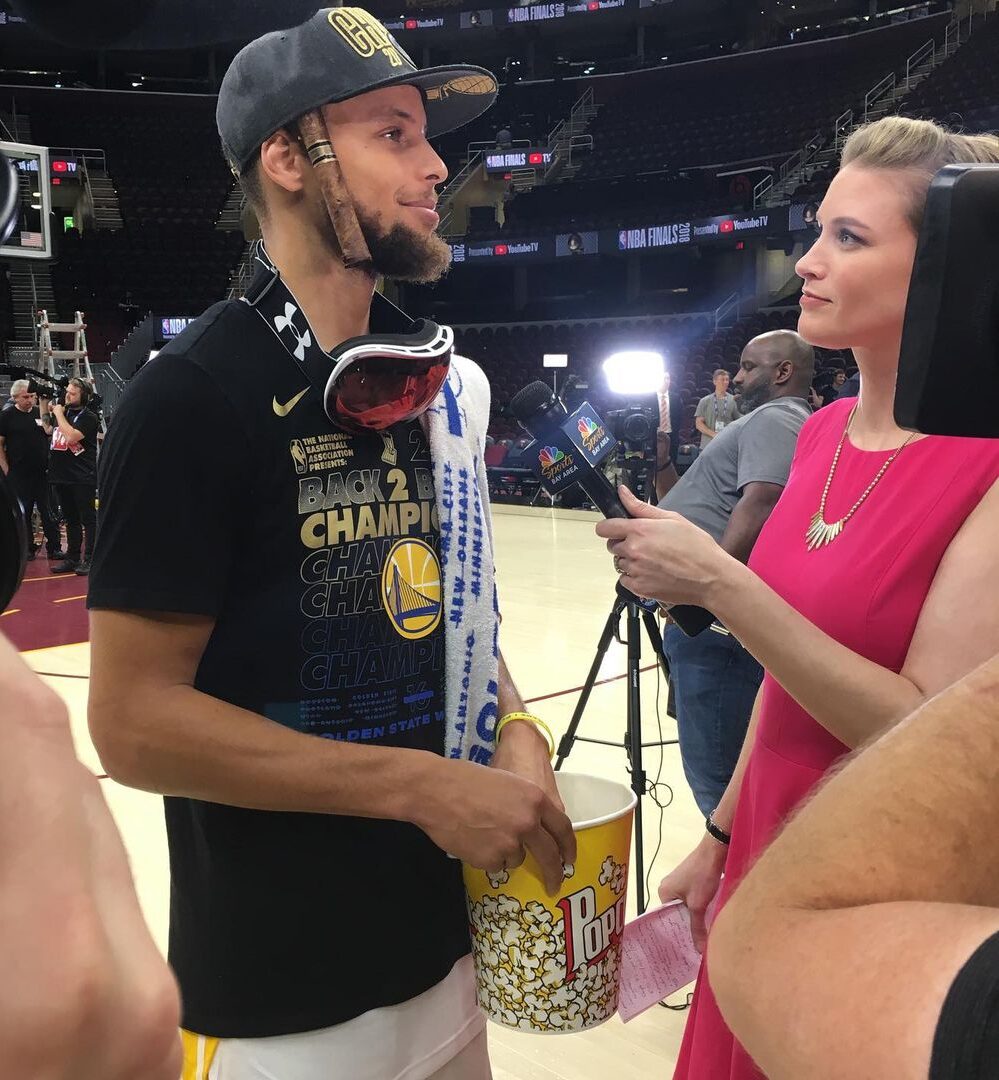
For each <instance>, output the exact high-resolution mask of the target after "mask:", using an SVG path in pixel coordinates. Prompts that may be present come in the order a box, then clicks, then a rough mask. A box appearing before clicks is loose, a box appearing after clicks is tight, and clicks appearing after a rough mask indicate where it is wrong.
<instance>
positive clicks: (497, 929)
mask: <svg viewBox="0 0 999 1080" xmlns="http://www.w3.org/2000/svg"><path fill="white" fill-rule="evenodd" d="M555 779H556V782H557V783H558V789H559V794H560V795H561V796H562V801H563V802H564V803H565V808H566V813H567V814H568V815H569V818H570V820H571V821H572V827H573V831H574V832H575V833H576V844H577V854H576V862H575V865H574V866H572V867H566V879H565V881H564V882H563V883H562V888H561V890H560V891H559V893H558V895H557V896H549V895H548V894H547V893H546V892H545V887H544V884H543V882H542V878H541V871H540V869H539V867H538V864H537V863H536V862H535V860H534V857H533V856H532V855H530V854H528V856H527V859H526V861H525V862H524V863H523V865H521V866H518V867H517V868H516V869H515V870H504V871H502V872H500V873H499V874H492V875H490V874H486V873H485V872H484V871H482V870H476V869H474V868H473V867H471V866H468V865H467V864H465V866H464V876H465V890H466V892H467V894H468V914H469V920H470V922H471V930H472V954H473V956H474V958H475V974H476V983H477V985H478V993H479V1004H480V1005H481V1006H482V1008H483V1009H484V1010H485V1012H486V1013H487V1014H488V1015H489V1017H490V1018H491V1019H493V1020H495V1021H496V1022H497V1023H499V1024H503V1025H505V1026H506V1027H511V1028H517V1029H518V1030H520V1031H534V1032H540V1033H543V1034H552V1033H558V1032H566V1031H583V1030H585V1029H587V1028H592V1027H597V1026H598V1025H599V1024H602V1023H603V1022H604V1021H605V1020H608V1019H609V1018H610V1017H611V1016H613V1015H614V1013H615V1012H616V1010H617V996H618V980H619V975H620V959H621V932H622V930H623V929H624V906H625V898H626V896H627V892H628V860H629V856H630V854H631V823H632V819H633V818H634V814H635V803H636V802H637V799H636V797H635V794H634V792H633V791H631V790H629V789H628V788H626V787H625V786H624V785H623V784H618V783H615V782H614V781H613V780H604V779H602V778H600V777H597V776H583V775H580V774H578V773H561V772H560V773H556V774H555Z"/></svg>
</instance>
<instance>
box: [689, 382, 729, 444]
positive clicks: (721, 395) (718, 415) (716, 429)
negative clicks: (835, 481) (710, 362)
mask: <svg viewBox="0 0 999 1080" xmlns="http://www.w3.org/2000/svg"><path fill="white" fill-rule="evenodd" d="M711 380H712V382H713V383H714V384H715V392H714V393H713V394H707V395H706V396H705V397H702V398H701V400H700V401H699V402H698V403H697V410H696V412H695V413H694V427H695V428H697V430H698V431H699V432H700V433H701V449H702V450H705V449H707V447H708V446H710V445H711V440H712V439H714V438H715V436H716V435H720V434H721V433H722V431H724V430H725V428H726V427H727V426H728V425H729V424H732V423H735V421H736V420H738V419H739V415H740V413H739V404H738V402H737V401H736V400H735V398H734V397H733V396H732V395H731V394H730V393H729V392H728V384H729V381H730V380H729V375H728V372H727V371H726V370H725V369H724V368H718V370H717V371H716V372H715V373H714V375H713V376H712V377H711Z"/></svg>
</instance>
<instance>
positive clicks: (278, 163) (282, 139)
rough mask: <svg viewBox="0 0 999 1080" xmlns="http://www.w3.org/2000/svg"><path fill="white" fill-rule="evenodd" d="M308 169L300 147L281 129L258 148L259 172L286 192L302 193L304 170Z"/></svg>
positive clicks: (288, 133) (290, 135) (289, 134)
mask: <svg viewBox="0 0 999 1080" xmlns="http://www.w3.org/2000/svg"><path fill="white" fill-rule="evenodd" d="M307 167H308V165H307V161H306V157H305V154H304V152H303V151H302V147H301V145H300V143H299V141H298V139H296V138H295V137H294V136H293V135H292V134H291V133H290V132H288V131H285V130H284V129H283V128H282V129H281V130H280V131H275V132H274V134H273V135H271V137H270V138H269V139H267V140H265V142H264V143H263V145H262V146H261V147H260V172H261V175H262V176H267V177H268V178H269V179H270V180H271V182H272V183H274V184H276V185H277V186H278V187H279V188H283V189H284V190H285V191H288V192H297V191H302V190H303V189H304V187H305V169H306V168H307Z"/></svg>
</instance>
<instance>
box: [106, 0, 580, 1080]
mask: <svg viewBox="0 0 999 1080" xmlns="http://www.w3.org/2000/svg"><path fill="white" fill-rule="evenodd" d="M495 93H496V83H495V79H494V78H493V76H492V75H490V74H489V73H488V72H485V71H483V70H481V69H477V68H467V67H458V68H434V69H430V70H427V71H418V70H417V69H416V67H415V66H414V65H413V63H412V61H411V60H410V59H409V57H408V56H407V55H406V54H405V52H404V51H403V50H402V49H401V48H400V47H399V45H398V44H397V43H396V42H395V40H394V39H393V38H392V36H391V35H390V34H389V33H388V32H387V31H386V30H385V28H384V27H383V26H382V25H381V24H380V23H379V22H378V21H377V20H376V19H374V18H373V17H372V16H371V15H369V14H368V13H367V12H366V11H363V10H362V9H360V8H332V9H323V10H320V11H318V12H317V13H316V14H315V15H314V16H313V17H312V18H311V19H310V20H309V21H308V22H306V23H304V24H302V25H301V26H298V27H292V28H290V29H288V30H284V31H280V32H278V33H273V34H269V35H266V36H265V37H263V38H260V39H258V40H256V41H254V42H252V43H251V44H250V45H248V46H247V47H246V48H245V49H244V50H243V51H242V52H241V53H240V54H239V55H238V56H237V57H236V59H235V61H234V62H233V65H232V67H231V68H230V70H229V72H228V73H227V75H226V77H225V79H224V81H223V85H222V88H221V91H220V95H219V102H218V122H219V131H220V135H221V138H222V144H223V151H224V153H225V155H226V157H227V159H228V161H229V162H230V164H231V166H232V168H233V170H234V171H235V172H236V173H237V174H238V175H239V177H240V180H241V183H242V184H243V187H244V190H245V192H246V194H247V197H248V199H249V200H250V202H251V204H252V205H253V207H254V209H255V210H256V212H257V215H258V217H259V219H260V224H261V231H262V235H263V244H262V246H260V247H259V248H258V250H257V252H256V259H255V264H256V271H257V272H256V277H255V278H254V281H253V282H252V284H251V285H250V287H249V288H248V289H247V292H246V294H245V296H244V297H243V298H242V299H241V300H233V301H229V302H226V303H221V304H218V305H216V306H215V307H213V308H211V309H210V310H209V311H208V312H207V313H205V315H203V316H202V317H201V318H200V319H198V320H196V321H195V323H194V324H193V326H191V327H190V328H188V330H187V331H185V333H184V334H182V335H181V336H180V337H178V338H176V339H175V340H174V341H173V342H172V343H171V344H170V345H168V346H167V347H166V348H165V349H164V350H163V351H162V352H161V353H160V354H159V355H158V356H157V357H156V358H155V359H154V360H153V361H151V362H150V363H149V364H147V365H146V366H145V367H144V368H143V370H142V371H141V372H140V373H139V374H138V375H137V376H136V377H135V379H134V381H133V383H132V385H131V387H130V390H129V394H128V395H127V397H126V399H125V400H124V402H123V403H122V406H121V407H120V409H119V411H118V413H117V414H116V417H115V424H114V426H113V428H112V430H111V432H110V434H109V436H108V440H107V444H106V447H105V450H104V461H103V473H102V487H101V520H100V525H99V529H100V537H99V540H98V545H97V553H96V558H95V563H94V569H93V576H92V579H91V589H90V597H89V604H90V607H91V609H92V651H93V682H92V687H91V699H90V722H91V731H92V734H93V737H94V741H95V744H96V745H97V748H98V750H99V752H100V754H101V757H102V761H103V762H104V765H105V768H106V769H107V771H108V772H109V773H110V774H111V775H112V776H115V777H116V778H118V779H119V780H121V781H122V782H123V783H126V784H130V785H133V786H135V787H140V788H144V789H146V790H151V791H157V792H161V793H163V794H164V795H166V796H167V798H166V814H167V830H168V837H169V842H170V858H171V873H172V891H171V923H170V961H171V964H172V965H173V967H174V969H175V971H176V973H177V976H178V979H179V982H180V987H181V996H182V1000H183V1003H184V1014H183V1020H182V1024H183V1027H184V1028H185V1032H184V1042H185V1074H184V1075H185V1077H187V1076H190V1077H196V1078H197V1080H205V1078H206V1077H208V1078H210V1080H215V1078H217V1077H224V1078H225V1080H258V1078H260V1080H262V1078H264V1077H274V1076H280V1077H281V1078H282V1080H320V1078H322V1080H327V1078H329V1077H330V1076H335V1075H350V1077H351V1078H352V1080H389V1078H393V1077H399V1078H401V1077H405V1078H406V1080H424V1078H427V1077H431V1076H434V1077H460V1078H461V1080H481V1078H485V1077H488V1076H489V1075H490V1070H489V1062H488V1056H487V1051H486V1043H485V1023H484V1018H483V1016H482V1014H481V1012H480V1011H479V1009H478V1007H477V1004H476V993H475V987H474V976H473V970H472V966H471V959H470V956H469V947H470V946H469V936H468V926H467V922H468V920H467V914H466V908H465V898H464V890H463V887H462V881H461V869H460V863H459V862H458V861H456V859H455V858H450V857H449V856H456V857H457V858H458V859H464V860H467V861H468V862H470V863H472V864H473V865H475V866H478V867H483V868H487V869H491V870H496V869H500V868H502V867H504V866H506V867H511V866H515V865H517V864H519V863H520V862H521V861H522V860H523V859H524V857H525V852H526V851H527V850H530V851H531V852H532V853H533V854H534V855H535V856H536V858H537V859H538V862H539V864H540V865H541V867H542V870H543V873H544V876H545V879H546V883H547V884H548V887H549V889H551V890H554V889H555V887H556V886H557V885H558V884H559V883H560V882H561V876H562V865H563V863H564V862H571V861H572V857H573V855H574V850H575V841H574V838H573V835H572V830H571V825H570V823H569V821H568V819H567V818H566V816H565V814H564V812H563V811H562V808H561V804H560V802H559V800H558V795H557V792H556V790H555V786H554V777H553V774H552V771H551V766H550V756H551V750H552V749H553V747H552V746H551V745H550V736H549V735H548V734H547V733H546V731H544V730H543V725H541V723H540V721H538V720H537V719H536V718H534V717H531V716H530V715H528V714H526V713H525V711H524V703H523V701H522V699H521V697H520V695H519V694H518V692H517V690H516V688H515V686H514V684H513V682H512V680H511V678H510V676H509V673H508V672H507V670H506V667H505V665H504V664H503V661H502V657H501V656H499V653H498V646H497V635H498V609H497V607H496V600H495V596H494V588H493V581H492V574H493V558H492V549H491V536H490V530H489V517H488V504H487V497H486V484H485V468H484V465H483V464H482V461H481V458H482V449H483V442H484V438H485V429H486V424H487V420H488V404H489V403H488V387H487V385H486V382H485V379H484V377H483V375H482V373H481V371H479V369H478V368H477V367H476V366H475V365H474V364H472V363H470V362H469V361H467V360H464V359H462V358H460V357H452V356H451V341H452V338H451V333H450V331H449V330H447V328H441V327H437V326H435V325H434V324H433V323H430V322H427V321H420V322H414V321H413V320H411V319H409V318H408V316H406V315H405V314H404V313H402V312H401V311H399V310H398V309H396V308H394V307H393V306H392V305H391V304H389V303H388V302H387V301H385V300H384V298H382V297H380V296H378V295H377V294H375V293H374V287H375V283H376V280H377V278H378V276H379V275H385V276H387V277H393V278H396V279H399V280H408V281H432V280H435V279H437V278H438V277H439V276H440V275H441V274H442V273H443V272H444V271H445V270H446V268H447V266H448V263H449V258H450V252H449V249H448V247H447V245H446V244H445V243H444V242H443V241H441V240H440V239H439V238H438V237H437V236H436V235H435V232H434V230H435V227H436V225H437V223H438V218H437V214H436V212H435V210H434V206H435V203H436V188H437V187H438V185H440V184H441V183H443V181H444V179H445V177H446V175H447V170H446V169H445V167H444V164H443V162H442V161H441V160H440V158H439V157H438V156H437V154H436V153H435V152H434V150H433V149H432V148H431V146H430V143H429V142H428V141H427V136H428V132H429V133H430V134H431V135H433V134H437V133H440V132H442V131H447V130H449V129H451V128H453V127H458V126H460V125H461V124H463V123H465V122H467V121H468V120H471V119H472V118H473V117H474V116H476V115H478V114H479V113H480V112H482V111H483V110H484V109H485V108H487V107H488V106H489V105H490V104H491V103H492V101H493V99H494V97H495ZM178 416H182V417H183V426H184V435H183V438H182V439H179V440H178V439H177V438H176V431H177V417H178ZM497 731H501V733H502V734H501V738H500V740H499V741H498V745H497V747H496V752H495V757H494V758H493V765H494V767H493V768H488V769H487V768H483V767H482V764H484V763H485V762H486V761H488V760H489V758H490V756H491V754H492V752H493V742H494V735H495V732H497ZM448 759H452V760H448ZM348 1063H349V1064H348Z"/></svg>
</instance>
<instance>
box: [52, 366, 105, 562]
mask: <svg viewBox="0 0 999 1080" xmlns="http://www.w3.org/2000/svg"><path fill="white" fill-rule="evenodd" d="M92 396H93V391H92V390H91V388H90V387H89V386H88V385H87V384H86V383H85V382H84V381H83V379H70V380H69V385H68V386H67V387H66V404H65V405H62V404H60V403H58V402H57V403H56V404H54V405H53V406H52V414H51V415H52V418H53V431H52V448H51V450H50V452H49V480H50V482H51V483H52V486H53V488H55V492H56V495H57V496H58V498H59V504H60V505H61V506H62V513H63V517H64V518H65V519H66V558H65V560H64V561H63V562H61V563H58V564H57V565H55V566H53V567H52V573H54V574H70V573H73V572H74V571H75V572H76V573H77V574H80V575H81V576H85V575H86V574H89V573H90V556H91V550H92V548H93V544H94V535H95V533H96V531H97V511H96V508H95V503H96V499H97V433H98V428H99V424H98V421H97V417H96V415H95V414H94V413H92V412H91V411H90V409H89V408H88V407H87V406H88V404H89V402H90V399H91V398H92Z"/></svg>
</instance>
